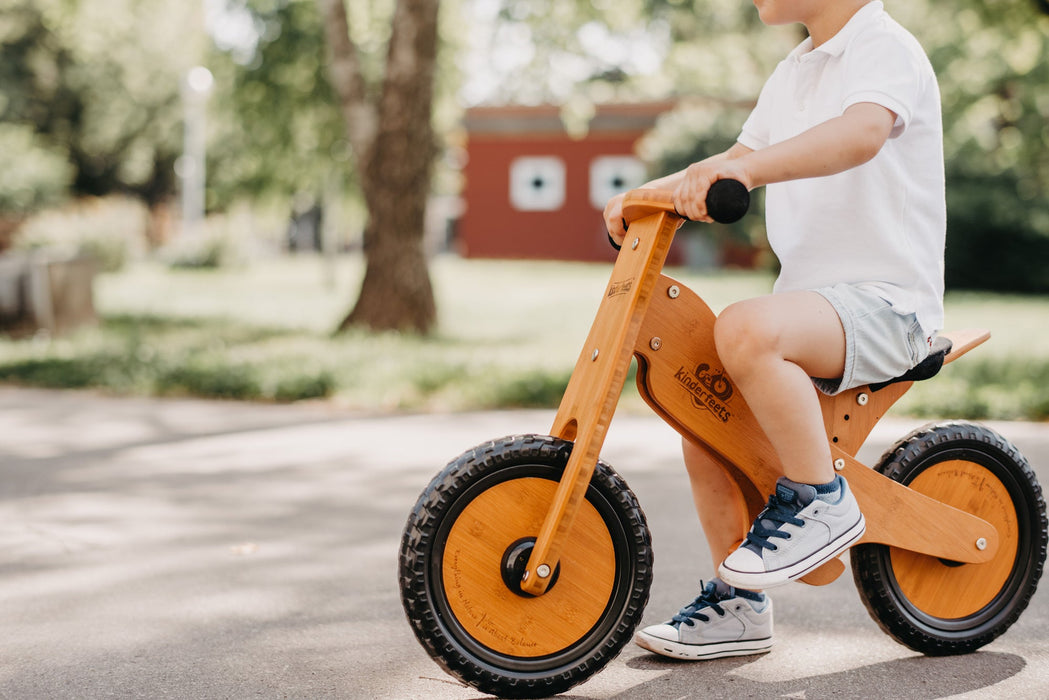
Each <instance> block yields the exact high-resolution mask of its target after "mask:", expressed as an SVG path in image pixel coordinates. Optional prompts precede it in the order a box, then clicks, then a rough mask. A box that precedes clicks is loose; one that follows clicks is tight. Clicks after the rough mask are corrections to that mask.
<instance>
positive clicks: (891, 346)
mask: <svg viewBox="0 0 1049 700" xmlns="http://www.w3.org/2000/svg"><path fill="white" fill-rule="evenodd" d="M812 291H814V292H816V293H817V294H820V295H821V296H823V297H824V298H825V299H826V300H827V301H829V302H830V303H831V305H832V306H833V307H834V310H835V311H837V312H838V317H839V318H841V325H842V327H843V328H844V329H845V373H844V374H843V375H842V376H841V377H840V378H837V379H819V378H813V382H814V383H815V384H816V388H817V389H819V390H820V391H822V392H823V393H824V394H828V395H832V396H833V395H834V394H838V393H840V392H842V391H845V390H846V389H853V388H855V387H858V386H863V385H865V384H871V383H872V382H884V381H887V380H889V379H895V378H896V377H898V376H900V375H901V374H903V373H904V372H906V371H907V370H909V369H911V368H912V367H914V366H915V365H917V364H918V363H919V362H921V361H922V360H924V359H925V358H926V357H927V356H928V354H929V349H930V347H931V346H932V338H931V337H929V336H928V335H926V333H925V332H924V331H923V330H922V327H921V325H920V324H919V323H918V318H917V317H916V316H915V315H914V314H901V313H899V312H897V311H894V310H893V308H892V305H891V304H890V303H889V302H888V301H886V300H885V299H882V298H881V297H880V296H878V295H877V294H876V293H875V292H873V291H871V290H869V289H864V288H862V287H857V286H855V285H851V284H837V285H834V286H833V287H822V288H820V289H814V290H812Z"/></svg>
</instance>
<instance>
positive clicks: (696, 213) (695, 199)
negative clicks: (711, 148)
mask: <svg viewBox="0 0 1049 700" xmlns="http://www.w3.org/2000/svg"><path fill="white" fill-rule="evenodd" d="M718 180H739V181H740V182H742V183H743V184H744V185H745V186H746V188H747V189H748V190H749V189H751V186H750V177H749V176H748V174H747V172H746V170H745V169H744V168H743V167H742V166H741V165H740V164H739V163H738V162H735V161H734V160H729V159H724V158H708V159H706V160H701V161H699V162H698V163H693V164H692V165H690V166H688V168H687V169H686V170H685V177H684V179H683V180H682V181H681V184H679V185H678V186H677V188H676V189H675V190H674V208H675V209H677V211H678V213H679V214H681V215H682V216H685V217H687V218H689V219H691V220H693V221H704V222H706V223H708V224H710V223H713V222H714V220H713V219H712V218H710V216H709V215H707V190H709V189H710V186H711V185H713V184H714V183H715V182H716V181H718Z"/></svg>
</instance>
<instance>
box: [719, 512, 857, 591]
mask: <svg viewBox="0 0 1049 700" xmlns="http://www.w3.org/2000/svg"><path fill="white" fill-rule="evenodd" d="M866 531H867V521H866V519H864V517H863V514H862V513H861V514H860V519H859V520H857V521H856V524H855V525H853V526H852V527H851V528H849V529H848V530H846V531H845V532H844V533H843V534H842V535H841V536H839V537H838V539H836V540H834V541H833V542H829V543H828V544H827V545H826V546H825V547H823V548H822V549H817V550H816V551H815V552H813V553H812V554H810V555H809V556H807V557H805V558H804V559H802V560H801V561H799V562H797V563H796V564H791V565H790V566H784V567H782V568H779V569H774V570H772V571H763V572H761V573H751V572H747V571H736V570H735V569H730V568H728V567H726V566H725V564H724V563H722V564H721V565H720V566H719V567H718V576H720V577H721V580H722V581H724V582H725V583H727V584H728V585H730V586H735V587H736V588H743V589H746V590H753V591H760V590H765V589H768V588H775V587H776V586H783V585H785V584H788V583H790V582H791V581H795V580H797V579H799V578H801V577H802V576H805V575H806V574H808V573H810V572H812V571H815V570H816V569H818V568H820V567H821V566H823V565H824V564H826V563H827V562H828V561H830V560H831V559H833V558H835V557H836V556H838V555H839V554H841V553H842V552H844V551H845V550H846V549H848V548H849V547H851V546H852V545H853V544H855V543H856V541H857V540H859V539H860V538H861V537H863V533H864V532H866Z"/></svg>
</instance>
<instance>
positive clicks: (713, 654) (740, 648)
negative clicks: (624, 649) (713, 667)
mask: <svg viewBox="0 0 1049 700" xmlns="http://www.w3.org/2000/svg"><path fill="white" fill-rule="evenodd" d="M634 643H635V644H637V645H638V646H639V647H641V648H642V649H647V650H648V651H651V652H653V653H655V654H659V655H661V656H669V657H670V658H673V659H689V660H693V661H698V660H703V659H721V658H725V657H728V656H751V655H753V654H765V653H767V652H768V651H769V650H770V649H772V637H765V638H764V639H748V640H745V641H742V642H718V643H716V644H682V643H680V642H672V641H670V640H669V639H661V638H659V637H653V636H650V635H647V634H645V633H644V632H638V633H637V634H635V635H634Z"/></svg>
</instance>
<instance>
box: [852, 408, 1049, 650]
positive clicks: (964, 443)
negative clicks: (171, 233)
mask: <svg viewBox="0 0 1049 700" xmlns="http://www.w3.org/2000/svg"><path fill="white" fill-rule="evenodd" d="M877 469H878V471H880V472H881V473H882V474H885V475H886V476H888V477H890V478H891V479H894V480H895V481H898V482H900V483H902V484H906V485H907V486H909V487H910V488H912V489H914V490H916V491H918V492H920V493H922V494H924V495H927V496H930V497H932V498H935V499H936V500H938V501H941V502H943V503H946V504H948V505H951V506H954V507H955V508H958V509H960V510H964V511H966V512H968V513H972V514H973V515H976V516H978V517H980V518H983V519H984V520H987V521H988V522H989V523H991V524H992V525H994V527H995V528H996V529H997V530H998V536H999V542H1000V544H999V549H998V553H997V554H996V555H995V557H994V558H993V559H992V560H991V561H989V562H986V563H983V564H962V563H960V562H954V561H947V560H943V559H938V558H936V557H930V556H926V555H923V554H917V553H915V552H910V551H907V550H903V549H899V548H897V547H889V546H887V545H881V544H862V545H858V546H856V547H853V549H852V553H851V555H850V558H851V561H852V572H853V578H854V579H855V581H856V585H857V588H858V589H859V591H860V597H861V599H862V600H863V602H864V604H865V605H866V607H867V610H868V612H870V614H871V617H873V618H874V620H875V621H876V622H877V623H878V624H879V625H880V626H881V628H882V629H883V630H885V631H886V632H887V633H888V634H889V635H891V636H892V637H893V638H895V639H896V640H897V641H899V642H900V643H902V644H904V645H906V646H908V647H910V648H911V649H914V650H916V651H920V652H922V653H924V654H928V655H947V654H963V653H967V652H971V651H974V650H975V649H978V648H980V647H982V646H983V645H985V644H987V643H988V642H990V641H991V640H993V639H994V638H996V637H998V636H999V635H1001V634H1002V633H1003V632H1005V630H1007V629H1008V628H1009V627H1010V626H1011V625H1012V624H1013V623H1014V622H1015V621H1016V619H1017V618H1018V617H1019V616H1020V613H1021V612H1023V610H1024V608H1026V607H1027V604H1028V603H1029V602H1030V600H1031V596H1032V595H1034V591H1035V589H1036V587H1037V586H1038V580H1039V578H1040V577H1041V574H1042V567H1043V564H1044V562H1045V556H1046V540H1047V532H1046V510H1045V500H1044V499H1043V496H1042V489H1041V487H1040V486H1039V484H1038V481H1037V479H1036V478H1035V475H1034V472H1033V471H1032V470H1031V467H1030V465H1029V464H1028V463H1027V460H1026V459H1025V458H1024V457H1023V456H1022V455H1021V454H1020V452H1019V451H1018V450H1017V449H1016V448H1015V447H1014V446H1013V445H1012V444H1010V443H1009V442H1008V441H1007V440H1006V439H1005V438H1003V437H1002V436H1001V435H999V434H997V433H996V432H994V431H993V430H990V429H989V428H986V427H983V426H978V425H973V424H969V423H945V424H940V425H933V426H926V427H924V428H921V429H919V430H917V431H915V432H914V433H912V434H911V435H909V436H907V437H906V438H904V439H903V440H901V441H900V442H899V443H897V444H896V446H895V447H894V448H893V449H892V450H890V451H889V452H887V453H886V455H885V456H884V457H883V458H882V462H881V464H880V465H879V466H878V467H877Z"/></svg>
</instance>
